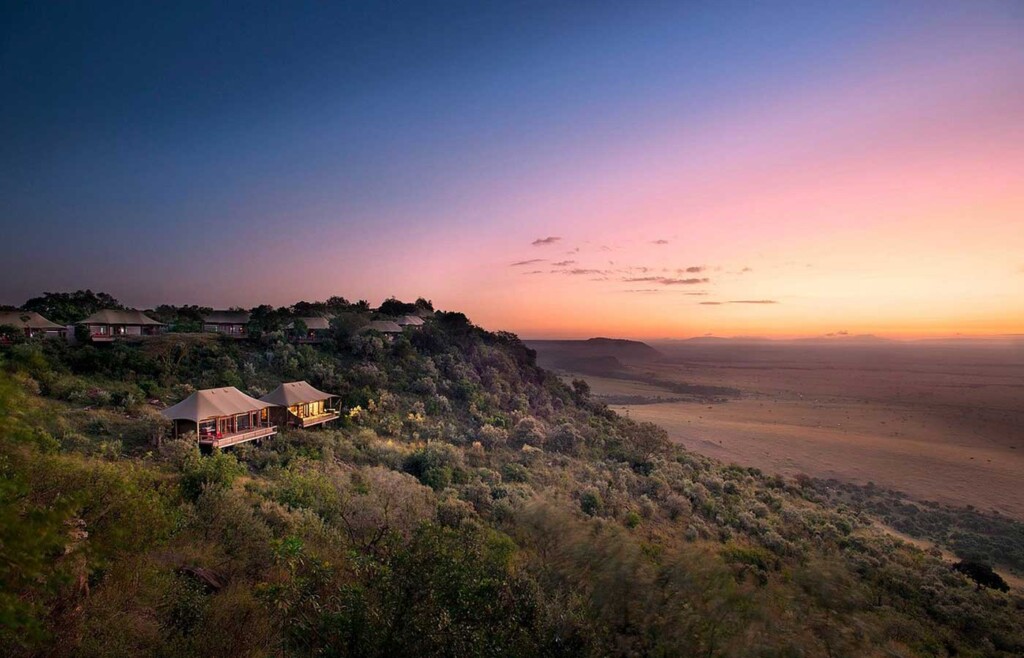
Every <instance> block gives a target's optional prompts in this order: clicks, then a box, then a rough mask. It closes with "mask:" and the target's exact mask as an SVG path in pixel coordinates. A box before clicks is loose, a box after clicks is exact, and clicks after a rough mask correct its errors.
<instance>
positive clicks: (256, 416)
mask: <svg viewBox="0 0 1024 658" xmlns="http://www.w3.org/2000/svg"><path fill="white" fill-rule="evenodd" d="M273 406H274V405H272V404H271V403H269V402H263V401H262V400H257V399H256V398H254V397H250V396H248V395H246V394H245V393H243V392H241V391H239V390H238V389H237V388H235V387H234V386H226V387H224V388H208V389H204V390H202V391H196V392H195V393H193V394H192V395H190V396H188V397H187V398H185V399H184V400H182V401H181V402H179V403H178V404H176V405H174V406H173V407H168V408H167V409H164V410H163V411H161V412H160V413H161V414H162V415H163V417H164V418H167V419H168V420H171V421H174V436H175V437H178V436H181V435H182V434H185V433H187V432H195V433H196V435H197V436H198V437H199V444H200V445H203V446H209V447H213V448H224V447H227V446H233V445H236V444H238V443H244V442H246V441H253V440H255V439H262V438H266V437H268V436H273V435H274V434H277V427H276V426H274V425H273V424H272V423H271V421H270V414H269V410H270V408H271V407H273Z"/></svg>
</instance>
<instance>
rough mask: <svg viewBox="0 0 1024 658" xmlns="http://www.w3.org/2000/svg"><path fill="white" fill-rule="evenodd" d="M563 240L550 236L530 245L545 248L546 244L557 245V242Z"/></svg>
mask: <svg viewBox="0 0 1024 658" xmlns="http://www.w3.org/2000/svg"><path fill="white" fill-rule="evenodd" d="M561 239H562V238H560V237H558V236H556V235H552V236H548V237H546V238H537V239H536V240H534V241H533V242H531V243H530V244H532V245H533V246H534V247H543V246H544V245H546V244H555V243H556V242H558V241H559V240H561Z"/></svg>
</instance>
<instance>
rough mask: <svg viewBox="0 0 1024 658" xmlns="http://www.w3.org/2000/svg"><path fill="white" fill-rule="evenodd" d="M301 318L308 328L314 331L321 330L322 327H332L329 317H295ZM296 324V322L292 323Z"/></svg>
mask: <svg viewBox="0 0 1024 658" xmlns="http://www.w3.org/2000/svg"><path fill="white" fill-rule="evenodd" d="M295 319H296V320H301V321H302V322H303V324H305V325H306V328H307V329H312V330H314V331H320V330H321V329H330V328H331V321H330V320H328V319H327V318H318V317H309V318H295ZM292 324H293V325H294V322H293V323H292Z"/></svg>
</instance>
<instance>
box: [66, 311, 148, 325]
mask: <svg viewBox="0 0 1024 658" xmlns="http://www.w3.org/2000/svg"><path fill="white" fill-rule="evenodd" d="M79 324H130V325H133V326H134V325H138V326H163V324H164V323H163V322H157V321H156V320H154V319H153V318H151V317H148V316H147V315H146V314H145V313H143V312H142V311H136V310H135V309H132V308H130V309H126V310H123V311H120V310H117V309H113V308H105V309H103V310H102V311H96V312H95V313H93V314H92V315H90V316H89V317H87V318H86V319H84V320H82V321H81V322H80V323H79Z"/></svg>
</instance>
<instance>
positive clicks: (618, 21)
mask: <svg viewBox="0 0 1024 658" xmlns="http://www.w3.org/2000/svg"><path fill="white" fill-rule="evenodd" d="M153 4H154V3H140V2H126V3H17V4H15V5H5V7H4V9H3V12H4V15H3V17H2V18H3V20H2V21H0V30H2V41H0V97H2V98H3V99H4V101H3V102H2V103H0V171H2V172H3V175H2V176H0V224H2V228H3V233H4V236H5V237H4V239H3V240H2V241H0V303H21V302H22V301H24V299H25V298H27V297H29V296H32V295H35V294H38V293H39V292H41V291H42V290H63V289H76V288H84V287H91V288H93V289H102V290H107V291H109V292H111V293H113V294H114V295H115V296H117V297H119V298H121V299H122V300H123V301H125V302H126V303H130V304H133V305H138V306H142V307H144V306H149V305H154V304H157V303H160V302H171V303H200V304H205V305H212V306H228V305H253V304H256V303H261V302H268V303H274V304H285V303H290V302H292V301H296V300H298V299H303V298H304V299H313V298H324V297H326V296H328V295H331V294H341V295H345V296H347V297H350V298H367V299H369V300H371V301H372V302H377V301H380V300H381V299H383V298H384V297H386V296H389V295H397V296H399V297H405V298H412V297H415V296H419V295H423V296H426V297H430V298H433V299H434V301H435V302H436V303H437V304H438V305H440V306H442V307H448V308H458V309H460V310H465V311H466V312H468V313H469V314H470V316H471V317H473V318H474V319H476V320H478V321H481V322H483V323H484V324H486V325H489V326H491V327H492V328H507V329H511V330H516V331H520V332H522V333H524V334H527V335H589V334H593V333H601V332H618V333H625V334H630V335H638V336H661V335H693V334H699V333H707V332H725V333H728V332H735V333H747V332H751V331H758V332H761V333H777V334H780V335H781V334H793V333H803V332H804V329H802V327H811V328H812V330H814V331H817V330H825V329H828V328H831V329H834V330H839V329H846V328H848V327H849V328H854V327H856V328H860V329H864V330H874V331H879V332H882V333H885V332H890V333H895V334H926V333H950V332H954V331H959V330H961V329H962V330H966V331H972V332H981V333H985V332H1004V331H1014V330H1017V329H1021V330H1024V326H1018V325H1022V323H1024V320H1021V319H1020V318H1024V306H1021V303H1020V302H1018V303H1015V302H1013V301H1012V300H1013V298H1014V295H1015V293H1017V292H1020V293H1024V285H1022V283H1021V282H1022V281H1024V276H1017V275H1018V274H1019V272H1018V269H1019V268H1020V267H1022V266H1024V257H1021V256H1020V254H1021V253H1024V238H1022V236H1021V235H1022V234H1024V230H1019V229H1020V226H1021V224H1019V223H1018V224H1016V225H1014V221H1017V222H1024V220H1022V219H1021V217H1022V216H1021V214H1020V212H1021V211H1022V210H1024V204H1022V203H1021V199H1020V196H1019V193H1020V190H1021V189H1024V187H1019V188H1017V196H1016V198H1015V196H1014V192H1013V190H1014V188H1015V187H1017V183H1024V168H1022V166H1021V165H1022V158H1021V156H1020V155H1019V153H1018V151H1017V150H1016V148H1017V147H1018V146H1020V145H1021V144H1022V143H1024V139H1022V133H1021V131H1022V120H1021V117H1022V111H1024V82H1022V81H1024V4H1022V3H1016V2H1005V3H986V2H965V3H943V2H921V3H915V2H877V3H873V2H858V3H749V2H744V3H713V4H712V3H681V2H672V3H638V2H621V3H596V2H581V3H552V2H545V3H531V2H517V3H511V2H502V3H479V2H467V3H438V4H432V5H428V4H427V3H408V4H400V3H377V2H366V3H347V4H346V5H344V6H341V5H335V6H328V5H327V4H326V3H297V2H292V3H267V4H265V5H260V4H259V3H249V4H247V5H245V6H242V5H240V4H239V5H235V6H234V7H230V6H226V3H225V5H222V6H219V7H209V6H206V5H207V3H196V4H194V5H192V4H191V3H182V2H178V3H163V4H161V5H159V6H153ZM865 144H866V145H868V146H869V147H870V148H868V149H867V150H865V148H864V145H865ZM936 144H938V145H940V146H941V148H939V147H938V146H935V145H936ZM933 146H935V147H934V148H932V147H933ZM961 153H962V154H963V156H962V157H960V156H959V155H958V156H957V157H956V158H953V159H952V161H951V159H950V154H961ZM1015 154H1016V155H1015ZM950 162H952V164H950ZM873 163H879V164H880V165H881V166H878V167H874V166H872V165H873ZM822 167H825V168H826V170H827V171H828V172H829V175H828V176H824V175H823V176H822V178H820V179H816V180H813V181H811V182H808V181H807V180H806V177H807V172H809V171H821V170H822V169H821V168H822ZM883 169H886V171H885V176H883V177H880V178H879V180H874V181H870V182H865V180H864V179H862V178H860V179H857V181H859V182H856V181H853V180H851V179H850V176H851V173H850V172H852V171H861V170H863V171H869V170H871V171H881V170H883ZM993 173H994V176H993V175H988V176H986V174H993ZM947 180H953V181H963V182H964V187H963V189H964V192H963V194H962V195H961V196H959V197H956V198H949V199H944V200H943V201H944V202H943V204H940V205H934V204H933V205H928V203H926V202H925V201H924V199H932V200H934V199H935V198H936V195H935V194H933V193H932V192H933V191H934V190H935V189H939V190H941V189H946V188H947V186H946V183H944V182H943V181H947ZM892 181H907V182H908V184H907V185H906V186H902V185H900V186H896V187H894V186H893V185H892ZM858 186H860V187H858ZM821 190H831V192H829V193H828V194H825V193H824V192H821V193H820V194H819V193H818V192H819V191H821ZM854 192H856V193H854ZM940 196H941V195H940ZM782 197H785V201H786V203H784V204H782V203H781V202H779V203H780V205H779V206H778V207H777V208H775V206H773V205H772V204H774V203H776V202H778V201H779V199H780V198H782ZM865 200H873V201H875V202H877V204H878V205H871V204H870V203H869V204H867V205H864V203H865ZM698 201H699V203H698ZM911 202H913V203H911ZM901 204H910V205H912V206H913V207H910V206H907V209H906V212H905V213H903V214H901V215H899V216H896V217H890V216H888V215H887V214H886V213H888V212H891V210H892V208H894V207H902V206H901ZM983 206H984V208H982V207H983ZM767 207H772V208H774V210H773V212H771V213H767V214H765V215H764V216H761V217H757V216H756V214H757V213H756V212H754V213H752V212H751V209H763V208H767ZM964 208H974V209H975V210H976V211H977V212H978V213H980V215H971V214H970V213H966V214H964V213H960V214H957V212H958V211H957V209H964ZM794 209H799V210H796V211H794ZM804 211H806V212H804ZM950 213H952V214H950ZM876 224H877V226H876ZM935 226H939V227H942V226H946V227H948V228H949V235H948V236H947V237H948V238H949V240H945V239H944V240H943V241H941V244H940V243H935V244H927V245H926V247H927V249H924V248H922V249H918V250H915V249H914V248H913V247H912V245H913V243H914V236H915V235H918V234H921V232H922V231H926V230H930V229H928V227H935ZM865 227H869V228H868V229H865ZM870 227H874V228H870ZM1015 229H1018V230H1015ZM851 230H853V231H854V232H856V233H858V234H861V233H863V231H864V230H872V231H877V233H875V234H872V236H871V238H872V239H870V240H864V243H863V244H860V245H859V246H857V247H856V249H853V248H852V247H851V245H855V244H856V241H855V240H854V241H852V242H851V240H850V235H849V231H851ZM969 230H979V231H980V230H983V236H981V237H979V235H976V234H973V233H972V237H971V239H968V240H966V241H964V240H960V239H956V235H957V232H958V231H963V232H966V231H969ZM547 236H553V237H559V238H561V240H560V241H558V243H557V246H555V247H552V248H550V249H547V251H543V250H540V252H542V253H541V255H540V256H538V253H539V251H538V249H537V248H535V247H532V246H531V243H532V241H533V240H535V239H537V238H539V237H547ZM809 236H810V237H814V238H817V239H816V240H810V241H808V240H807V238H808V237H809ZM657 240H663V244H655V242H656V241H657ZM902 245H910V247H908V248H907V250H904V249H903V248H902ZM1018 247H1019V250H1018V249H1017V248H1018ZM879 248H881V249H882V250H883V251H885V252H887V253H888V252H893V254H895V257H893V256H892V254H889V257H888V258H877V257H876V256H877V251H878V249H879ZM555 249H557V250H558V253H559V256H558V257H554V256H553V254H554V250H555ZM574 249H579V251H576V252H573V250H574ZM858 249H859V250H860V251H858ZM613 250H614V251H616V252H618V253H617V254H613V255H609V254H610V252H612V251H613ZM830 250H834V251H835V258H833V259H823V258H822V257H821V256H822V254H823V253H829V251H830ZM965 250H966V251H967V256H969V258H967V260H966V261H965V262H964V263H961V265H962V266H964V267H968V268H971V270H970V272H971V273H968V274H964V273H963V272H960V273H959V274H958V276H960V277H963V276H968V277H974V278H972V279H971V280H970V283H971V285H970V286H965V287H964V288H963V290H960V288H959V287H958V286H954V288H956V290H955V291H954V292H956V294H955V295H953V296H952V299H950V298H949V297H950V296H949V290H948V288H947V290H946V292H945V300H946V301H945V302H944V303H945V304H946V305H947V306H948V308H947V309H946V310H945V311H944V314H940V315H941V317H939V316H936V317H933V318H930V319H931V320H933V321H934V322H933V323H932V324H931V325H927V326H925V325H922V324H921V323H920V318H919V317H917V316H919V315H920V313H917V315H915V316H911V315H909V314H904V315H900V313H899V309H900V308H905V307H906V304H905V303H903V301H904V298H903V297H899V296H897V297H894V298H888V299H887V298H884V295H885V294H886V293H885V291H887V290H894V289H895V290H896V291H897V292H899V291H902V294H903V295H904V297H908V298H909V297H912V298H913V299H918V300H924V301H926V302H928V303H929V304H930V303H932V301H933V297H935V298H937V296H938V295H939V293H940V291H941V289H940V285H939V283H938V282H935V281H934V279H933V273H932V271H931V270H929V269H928V268H929V265H928V263H929V262H931V261H933V260H942V259H947V260H948V259H949V258H951V257H952V256H956V255H959V256H963V253H964V251H965ZM568 252H573V253H575V254H582V255H580V256H578V257H577V256H572V257H571V258H570V256H569V255H567V254H568ZM667 254H668V255H667ZM534 258H542V259H543V261H544V266H543V268H542V273H539V274H536V275H533V276H532V277H528V276H525V275H524V274H523V273H522V272H521V271H519V269H516V268H511V267H510V263H512V262H518V261H521V260H531V259H534ZM570 259H571V260H574V261H576V263H574V265H575V266H576V268H577V269H581V270H582V269H586V270H594V271H595V272H597V271H601V272H604V273H603V274H595V275H594V276H588V277H587V279H586V280H584V279H583V277H584V276H586V275H583V276H573V275H565V276H563V273H565V272H566V271H567V270H565V269H564V268H569V269H572V267H573V266H571V265H570V266H564V268H563V269H562V271H559V267H555V266H552V265H551V264H552V263H554V262H564V261H566V260H570ZM759 259H760V260H759ZM993 259H995V262H997V263H998V264H999V267H1000V268H1001V269H991V270H988V269H985V268H986V266H983V265H979V264H981V263H986V264H991V263H992V262H993ZM894 261H895V262H897V263H899V262H902V263H903V264H904V265H902V266H900V267H897V268H896V269H893V266H892V263H893V262H894ZM786 263H789V265H788V266H787V265H786ZM835 263H840V264H841V265H840V266H839V267H836V266H835ZM857 263H860V265H857ZM685 266H694V267H696V266H700V267H704V268H706V278H708V282H707V285H703V284H702V285H698V286H696V287H695V288H694V289H693V290H692V292H700V293H702V296H704V297H707V298H708V299H709V300H715V301H721V302H724V303H721V304H703V305H701V304H699V302H697V301H696V297H697V296H693V297H694V299H690V300H683V301H679V299H680V296H679V295H676V296H675V297H671V299H672V300H673V301H672V302H671V303H670V304H669V306H666V302H665V300H664V297H665V296H666V295H664V294H661V293H668V292H676V290H675V289H674V288H673V290H671V291H669V290H667V288H670V287H671V286H665V285H660V284H655V286H654V287H652V288H650V289H649V290H650V291H651V292H649V293H640V292H636V293H634V292H631V291H633V290H636V289H637V288H636V286H635V285H633V283H634V282H632V281H628V279H636V278H643V277H637V276H630V275H629V274H628V273H627V272H626V271H625V270H624V269H622V268H636V269H641V268H646V269H651V270H654V269H658V270H660V271H664V272H669V271H671V270H673V269H678V268H683V267H685ZM811 266H814V267H817V268H819V269H820V271H822V272H823V274H822V275H821V276H824V277H826V280H828V281H831V282H832V284H833V285H832V288H831V289H832V290H835V291H836V294H833V295H829V292H828V289H813V287H811V288H809V287H808V286H806V285H805V283H804V282H803V281H802V280H801V278H800V277H806V272H804V271H802V270H798V269H797V268H806V267H811ZM787 267H789V270H787V269H786V268H787ZM716 268H717V269H716ZM743 268H747V269H748V270H749V274H748V275H746V276H743V277H740V276H737V275H735V274H730V272H740V271H742V270H743ZM858 268H871V269H862V270H859V269H858ZM520 269H521V268H520ZM904 270H906V271H904ZM531 271H532V270H531ZM770 272H775V274H774V275H768V274H767V273H770ZM602 277H604V279H605V280H604V282H602V281H601V278H602ZM773 277H774V278H773ZM908 277H909V279H908ZM999 277H1002V283H1001V284H997V283H995V282H997V281H998V280H1000V279H999ZM701 278H704V277H701ZM865 279H868V280H876V281H877V282H878V283H877V285H870V286H867V287H866V288H865V287H860V284H859V283H858V282H863V281H864V280H865ZM908 281H909V283H908ZM929 281H932V282H933V283H932V284H933V286H934V289H933V288H929V283H928V282H929ZM894 282H895V283H894ZM901 282H902V283H901ZM663 288H665V289H663ZM688 290H690V289H689V288H688ZM979 290H981V291H983V292H982V293H979V292H978V291H979ZM972 291H973V292H972ZM979 294H981V297H982V298H983V302H984V303H982V304H981V305H980V306H979V302H978V299H979V297H978V295H979ZM879 295H882V297H883V298H882V299H880V298H879ZM751 296H754V297H756V298H757V299H761V298H765V299H768V298H770V299H771V300H772V301H776V302H779V303H778V304H775V305H772V306H775V307H777V308H771V309H769V308H753V307H754V306H755V305H740V304H735V305H730V304H728V302H730V301H742V300H745V299H747V298H748V297H751ZM821 297H826V298H828V299H827V300H826V304H836V306H835V309H836V313H838V314H839V315H838V317H836V318H835V319H834V320H830V321H832V322H833V324H835V326H832V325H827V324H823V323H821V322H817V321H815V322H809V319H810V314H811V313H813V311H814V309H816V308H821V304H822V299H821ZM624 298H629V301H626V302H624V301H622V300H623V299H624ZM1021 298H1024V294H1022V296H1021ZM836 300H841V303H840V302H837V301H836ZM1008 300H1009V301H1008ZM684 302H685V303H684ZM922 303H923V302H922ZM958 304H959V306H958ZM717 306H722V307H723V308H713V307H717ZM763 306H764V307H767V306H769V305H763ZM880 308H881V309H884V313H883V316H882V318H881V320H880V321H877V322H876V323H875V324H874V325H871V324H870V323H869V322H868V321H867V319H868V318H869V317H871V316H877V314H878V312H879V309H880ZM666 309H667V310H666ZM1000 309H1001V310H1000ZM558 310H561V311H562V313H561V315H564V316H565V318H566V319H565V320H564V321H556V320H553V319H552V317H553V316H558V315H559V313H558ZM712 312H717V313H718V315H709V313H712ZM1018 312H1019V314H1020V315H1019V318H1017V319H1015V317H1016V315H1017V313H1018ZM638 317H641V318H646V319H645V321H644V322H638V321H637V318H638Z"/></svg>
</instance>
